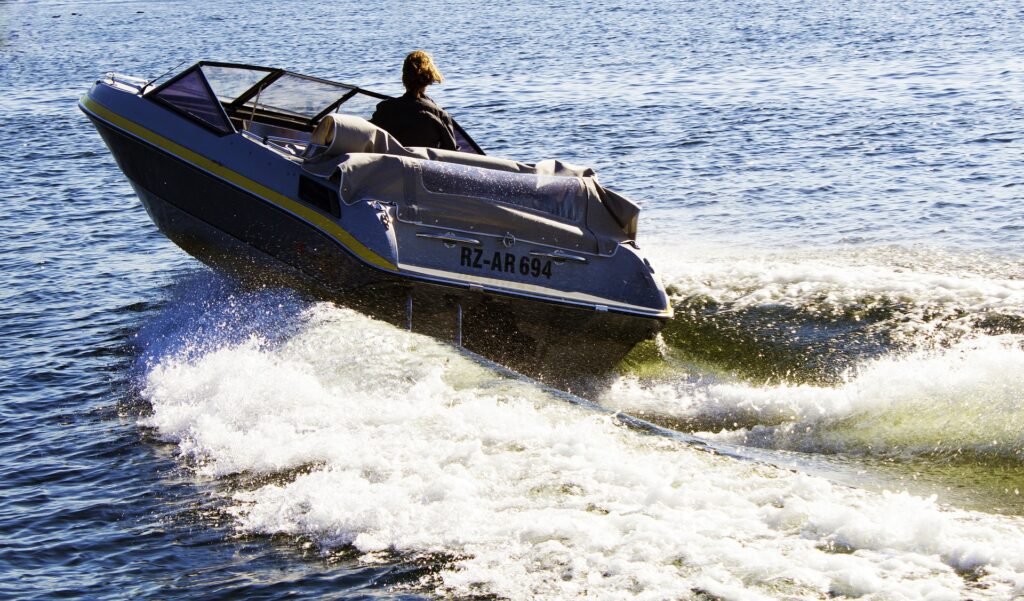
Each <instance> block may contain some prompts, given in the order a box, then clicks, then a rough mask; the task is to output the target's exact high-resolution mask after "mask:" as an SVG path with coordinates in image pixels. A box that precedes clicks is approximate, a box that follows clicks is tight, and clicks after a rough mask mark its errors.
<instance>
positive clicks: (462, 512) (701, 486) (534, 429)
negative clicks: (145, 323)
mask: <svg viewBox="0 0 1024 601" xmlns="http://www.w3.org/2000/svg"><path fill="white" fill-rule="evenodd" d="M145 396H146V397H147V398H148V399H149V400H150V402H151V403H152V406H153V415H152V417H150V418H148V419H147V421H146V423H147V424H148V425H149V426H151V427H154V428H156V429H157V431H158V432H159V433H160V434H161V435H162V436H164V437H165V438H167V439H168V440H173V441H176V442H177V443H178V445H179V446H180V448H181V450H182V452H183V453H184V454H186V455H188V456H190V457H192V458H194V459H195V460H196V461H198V462H199V464H200V466H201V467H200V468H199V469H200V471H201V472H202V473H204V474H207V475H210V476H221V475H225V474H230V473H236V472H255V473H267V474H275V473H282V472H284V473H285V474H287V475H282V476H280V478H281V479H280V481H279V482H278V483H275V484H268V485H265V486H261V487H259V488H256V489H255V490H251V491H243V492H237V493H234V494H233V495H232V497H231V503H232V510H231V511H232V512H233V514H234V515H235V516H236V518H237V525H238V528H239V529H240V530H242V531H245V532H253V533H268V534H278V533H284V534H290V535H298V536H305V537H311V538H313V539H315V540H316V541H318V542H319V543H320V544H321V545H322V546H324V547H325V548H331V547H336V546H341V545H352V546H353V547H355V548H356V549H358V550H359V551H360V552H361V553H363V554H364V556H363V560H364V561H367V562H372V561H375V560H376V559H377V558H379V554H380V553H381V552H383V551H388V552H392V553H398V554H400V555H402V556H405V557H409V558H411V557H417V556H431V555H435V554H437V555H439V556H440V555H443V556H446V557H455V558H456V559H455V560H454V561H452V562H451V563H450V564H448V565H446V566H445V567H444V569H443V570H441V571H440V573H439V574H438V575H437V576H436V578H435V579H433V580H430V581H428V582H425V583H424V584H425V585H426V586H429V587H432V588H433V589H434V590H435V592H437V593H438V594H440V595H442V596H446V595H472V594H492V595H496V596H500V597H508V598H515V599H520V598H548V599H562V598H578V597H580V596H584V595H586V596H588V597H591V598H598V599H621V598H636V599H666V598H689V597H692V596H693V594H694V591H697V590H700V591H705V592H706V593H708V594H710V595H713V596H717V597H719V598H722V599H775V598H783V597H785V598H820V597H823V596H827V595H829V594H834V595H845V596H851V597H854V596H862V595H868V596H871V595H876V596H878V597H879V598H889V599H958V598H963V597H968V596H969V597H971V598H976V599H1007V598H1010V597H1012V596H1014V595H1022V594H1024V523H1022V521H1021V520H1017V519H1013V518H1006V517H999V516H989V515H984V514H978V513H968V512H962V511H955V510H946V509H941V508H939V507H937V506H936V504H935V502H934V499H921V498H917V497H912V496H909V495H905V494H891V495H874V494H868V493H865V492H861V491H856V490H850V489H846V488H842V487H838V486H834V485H832V484H830V483H828V482H827V481H825V480H822V479H819V478H814V477H809V476H805V475H800V474H795V473H791V472H787V471H782V470H777V469H774V468H768V467H765V466H760V465H756V464H752V463H745V462H739V461H735V460H730V459H727V458H722V457H718V456H714V455H711V454H708V453H705V452H701V451H698V450H694V449H691V448H688V447H686V446H683V445H681V444H679V443H676V442H674V441H670V440H666V439H663V438H659V437H654V436H648V435H643V434H639V433H637V432H634V431H632V430H628V429H625V428H623V427H622V426H620V425H617V423H616V422H615V421H614V420H613V419H611V418H610V417H608V416H606V415H600V414H596V413H593V412H590V411H588V410H585V409H583V408H580V407H576V406H572V405H568V404H566V403H565V402H564V401H561V400H559V399H557V398H553V397H552V396H551V395H549V394H547V393H545V392H544V391H543V390H542V389H540V388H538V387H535V386H532V385H530V384H529V383H526V382H520V381H513V380H509V379H506V378H502V377H500V376H498V375H496V374H494V373H492V372H490V371H488V370H486V369H484V368H483V367H481V366H479V365H477V364H476V363H474V362H472V361H470V360H468V359H467V358H465V357H463V356H461V355H459V354H457V353H455V352H454V351H452V350H451V349H450V348H448V347H446V346H444V345H441V344H439V343H436V342H434V341H431V340H428V339H424V338H422V337H419V336H415V335H410V334H406V333H403V332H398V331H396V330H394V329H393V328H390V327H388V326H385V325H383V324H380V323H377V322H373V321H371V320H368V319H366V318H364V317H361V316H359V315H357V314H355V313H352V312H349V311H345V310H341V309H337V308H334V307H331V306H329V305H318V306H315V307H314V308H312V309H311V310H309V311H307V312H306V313H305V314H304V315H302V316H301V327H300V328H299V329H298V331H297V332H296V333H295V334H294V335H292V336H290V337H288V338H287V339H286V340H284V341H279V342H277V343H274V344H270V343H268V342H266V341H263V340H260V339H259V338H257V337H254V338H251V339H249V340H247V341H244V342H242V343H236V344H233V345H231V346H228V347H223V348H220V349H219V350H214V351H211V352H209V353H207V354H204V355H201V356H190V357H183V356H180V355H178V356H177V358H174V357H167V358H166V359H164V360H161V361H158V363H157V365H156V366H155V367H154V368H153V370H152V371H151V372H150V373H149V374H148V376H147V380H146V389H145ZM297 468H302V469H298V472H297V475H296V472H295V470H296V469H297ZM225 494H231V493H227V492H226V493H225ZM957 570H961V571H973V578H971V579H965V578H963V577H961V576H960V575H958V573H957Z"/></svg>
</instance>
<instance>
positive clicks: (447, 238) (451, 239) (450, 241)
mask: <svg viewBox="0 0 1024 601" xmlns="http://www.w3.org/2000/svg"><path fill="white" fill-rule="evenodd" d="M416 237H417V238H427V239H428V240H440V241H441V242H444V245H445V247H446V248H452V247H453V246H455V245H456V244H473V245H476V246H480V241H479V240H477V239H476V238H469V237H467V236H460V235H458V234H454V233H452V232H445V233H443V234H432V233H430V232H416Z"/></svg>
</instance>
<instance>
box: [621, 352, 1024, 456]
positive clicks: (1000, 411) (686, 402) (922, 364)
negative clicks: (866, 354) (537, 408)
mask: <svg viewBox="0 0 1024 601" xmlns="http://www.w3.org/2000/svg"><path fill="white" fill-rule="evenodd" d="M601 403H602V404H603V405H605V406H607V407H610V408H612V409H616V410H621V411H625V412H628V413H633V414H636V415H638V416H641V417H645V418H648V419H652V420H654V421H656V422H658V423H662V424H666V425H669V426H671V427H674V428H676V429H681V430H684V431H689V432H702V433H703V434H702V436H705V437H707V438H710V439H713V440H718V441H724V442H731V443H739V444H744V445H754V446H761V447H768V448H777V449H789V450H797V451H803V452H810V453H823V452H824V453H839V452H842V453H858V454H871V455H879V456H885V457H893V458H900V457H903V458H906V457H911V456H928V457H933V458H934V457H936V456H946V457H955V456H960V455H969V456H971V457H972V458H989V459H995V460H1011V461H1014V462H1017V463H1024V337H1021V336H1018V335H1003V336H988V337H980V338H973V339H969V340H964V341H961V342H958V343H956V344H954V345H952V346H950V347H948V348H943V349H936V350H927V351H926V350H921V351H915V352H912V353H909V354H907V355H898V356H886V357H882V358H877V359H872V360H869V361H867V362H866V363H865V364H863V365H862V366H860V367H859V368H858V369H857V370H856V371H855V372H852V373H851V375H850V376H849V377H848V379H846V380H845V381H843V382H842V383H840V384H838V385H835V386H824V385H812V384H789V383H778V384H766V385H758V384H751V383H749V382H746V381H743V380H738V379H734V378H723V377H718V376H707V375H703V376H702V375H697V374H696V373H694V374H687V373H685V372H673V373H672V375H671V377H660V378H646V379H645V378H639V377H636V376H626V377H622V378H619V379H618V380H616V381H615V382H614V383H613V384H612V386H611V387H610V388H609V389H608V390H606V391H605V392H604V393H603V395H602V398H601Z"/></svg>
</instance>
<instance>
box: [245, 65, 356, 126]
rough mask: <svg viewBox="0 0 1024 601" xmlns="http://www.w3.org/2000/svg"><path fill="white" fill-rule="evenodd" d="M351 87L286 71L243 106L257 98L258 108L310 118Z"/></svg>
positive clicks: (253, 102)
mask: <svg viewBox="0 0 1024 601" xmlns="http://www.w3.org/2000/svg"><path fill="white" fill-rule="evenodd" d="M350 90H352V88H351V87H350V86H346V85H343V84H337V83H329V82H326V81H318V80H315V79H307V78H305V77H300V76H298V75H292V74H291V73H287V74H285V75H282V76H281V77H280V78H279V79H277V81H275V82H274V83H272V84H270V85H269V86H267V87H266V88H265V89H263V90H262V91H260V93H259V94H258V95H257V96H256V97H254V98H253V99H252V100H250V101H249V102H246V103H245V105H246V106H249V107H251V106H253V105H254V104H255V103H256V102H257V101H258V102H259V106H260V107H261V108H268V109H270V110H273V111H277V112H281V113H286V114H290V115H295V116H300V117H306V118H310V117H314V116H316V115H318V114H319V113H321V112H322V111H324V110H325V109H327V107H329V106H331V104H332V103H334V102H336V101H337V100H338V99H340V98H341V97H342V96H344V95H345V94H346V93H348V92H349V91H350Z"/></svg>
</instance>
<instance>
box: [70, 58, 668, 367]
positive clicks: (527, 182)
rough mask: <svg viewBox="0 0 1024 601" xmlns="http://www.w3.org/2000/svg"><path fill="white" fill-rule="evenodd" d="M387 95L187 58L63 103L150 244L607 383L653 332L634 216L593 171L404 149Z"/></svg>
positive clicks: (467, 145)
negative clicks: (103, 155) (92, 141)
mask: <svg viewBox="0 0 1024 601" xmlns="http://www.w3.org/2000/svg"><path fill="white" fill-rule="evenodd" d="M385 98H388V97H387V96H385V95H382V94H378V93H375V92H371V91H369V90H366V89H363V88H360V87H358V86H355V85H351V84H345V83H338V82H334V81H328V80H325V79H320V78H317V77H310V76H307V75H300V74H298V73H293V72H290V71H286V70H283V69H277V68H270V67H260V66H252V65H242V64H234V63H222V62H208V61H200V62H198V63H196V64H194V65H192V66H190V67H188V68H186V69H185V70H183V71H181V72H180V73H177V74H175V75H173V76H169V77H168V76H164V77H161V78H157V79H156V80H144V79H139V78H135V77H130V76H125V75H119V74H113V73H109V74H107V75H106V76H104V77H103V78H102V79H100V80H99V81H97V82H96V83H95V85H93V86H92V88H91V89H90V90H89V91H88V93H87V94H85V95H84V96H83V97H82V98H81V99H80V101H79V107H80V108H81V110H82V111H84V112H85V114H86V115H87V116H88V118H89V119H90V120H91V121H92V123H93V125H95V127H96V129H97V130H98V131H99V133H100V135H101V136H102V138H103V140H104V142H105V143H106V145H107V146H108V148H109V149H110V151H111V153H112V154H113V156H114V159H115V160H116V162H117V164H118V166H119V167H120V169H121V170H122V171H123V172H124V174H125V176H126V177H127V178H128V180H129V182H130V183H131V185H132V187H133V188H134V189H135V192H136V193H137V194H138V196H139V199H140V200H141V201H142V204H143V206H144V207H145V209H146V211H147V213H148V214H149V216H150V218H151V219H152V220H153V222H154V223H155V224H156V226H157V227H158V228H159V230H160V231H161V232H162V233H163V234H164V235H165V236H167V237H168V238H169V239H170V240H172V241H173V242H174V243H176V244H177V245H178V246H180V247H181V248H182V249H184V250H185V251H186V252H188V253H189V254H191V255H193V256H195V257H196V258H198V259H199V260H201V261H203V262H205V263H207V264H208V265H210V266H212V267H214V268H216V269H219V270H224V271H227V272H230V273H232V274H235V275H238V276H241V277H243V278H245V279H247V280H250V281H255V282H258V283H271V284H274V285H277V284H279V283H284V284H285V285H289V286H295V287H298V288H300V289H303V290H307V291H310V292H313V293H315V294H317V295H319V296H320V297H322V298H326V299H330V300H333V301H337V302H339V303H342V304H345V305H347V306H351V307H353V308H356V309H358V310H361V311H363V312H366V313H368V314H370V315H372V316H374V317H377V318H380V319H385V320H388V321H391V322H393V323H396V324H400V325H404V326H408V327H410V328H411V329H415V330H417V331H422V332H425V333H428V334H431V335H434V336H438V337H445V338H450V339H454V340H455V342H457V343H458V344H460V345H464V346H465V347H467V348H468V349H469V350H471V351H475V352H477V353H479V354H481V355H483V356H484V357H487V358H489V359H492V360H494V361H496V362H498V363H501V364H504V365H506V366H508V367H511V368H513V369H517V370H521V371H525V372H526V373H529V374H531V375H536V376H540V377H545V376H550V377H551V378H552V379H559V378H561V377H563V376H566V375H571V374H573V373H576V372H578V371H580V370H582V371H584V372H586V373H594V372H600V371H604V370H607V369H608V368H610V367H612V366H613V365H614V364H615V363H616V362H618V361H619V360H620V359H621V358H622V357H623V356H624V355H625V354H626V353H627V352H628V351H629V350H630V349H631V348H632V347H633V346H635V345H636V344H637V343H638V342H640V341H643V340H645V339H647V338H650V337H652V336H653V335H654V334H656V333H657V332H658V331H659V329H660V328H661V326H662V325H663V323H664V322H665V321H666V320H667V319H669V318H670V317H671V314H672V309H671V306H670V305H669V302H668V298H667V296H666V293H665V290H664V288H663V286H662V285H661V283H660V281H659V278H658V277H657V276H656V274H655V272H654V268H653V267H652V266H651V264H650V262H649V261H648V260H647V259H646V258H645V257H644V256H643V254H641V252H640V249H639V247H638V245H637V243H636V241H635V240H636V232H637V220H638V215H639V208H638V207H637V206H636V205H635V204H634V203H632V202H631V201H629V200H628V199H626V198H624V197H623V196H621V195H619V194H616V193H614V192H612V191H611V190H608V189H606V188H604V187H603V186H601V185H600V184H599V183H598V181H597V177H596V175H595V174H594V172H593V171H592V170H590V169H587V168H581V167H577V166H574V165H570V164H568V163H564V162H561V161H557V160H546V161H541V162H538V163H535V164H527V163H521V162H516V161H511V160H505V159H499V158H494V157H490V156H487V155H485V154H484V152H483V151H482V150H481V149H480V147H479V146H478V145H477V143H476V142H475V141H474V140H473V139H472V138H471V137H470V136H469V135H468V134H467V133H466V132H465V130H463V129H462V127H461V126H459V125H458V123H456V124H455V134H456V136H455V137H456V141H457V143H458V146H459V149H458V150H457V151H446V150H440V149H430V148H405V147H403V146H402V145H401V144H399V143H398V141H397V140H396V139H395V138H394V137H392V136H391V135H390V134H389V133H387V132H386V131H384V130H383V129H380V128H378V127H376V126H375V125H373V124H372V123H370V122H369V121H368V120H367V119H368V117H369V116H370V115H372V113H373V110H374V107H375V106H376V104H377V103H378V102H379V101H380V100H382V99H385Z"/></svg>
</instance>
